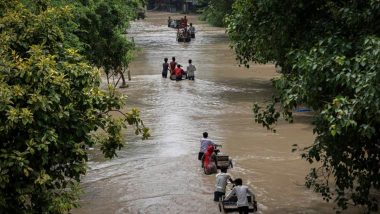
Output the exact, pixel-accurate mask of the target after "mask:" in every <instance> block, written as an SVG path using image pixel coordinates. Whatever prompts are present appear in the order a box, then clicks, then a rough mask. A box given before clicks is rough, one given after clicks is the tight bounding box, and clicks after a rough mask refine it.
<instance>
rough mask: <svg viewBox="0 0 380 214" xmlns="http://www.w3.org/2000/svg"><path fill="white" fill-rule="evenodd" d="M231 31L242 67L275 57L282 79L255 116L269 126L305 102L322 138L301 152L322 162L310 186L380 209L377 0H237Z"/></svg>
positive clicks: (342, 202)
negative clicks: (378, 194) (266, 103)
mask: <svg viewBox="0 0 380 214" xmlns="http://www.w3.org/2000/svg"><path fill="white" fill-rule="evenodd" d="M227 22H228V30H227V31H228V34H229V37H230V39H231V41H232V46H233V48H234V50H235V51H236V53H237V57H238V59H239V60H240V62H241V63H242V64H245V65H247V66H248V63H249V62H252V61H253V62H259V63H268V62H275V63H276V64H277V65H278V66H280V67H281V68H282V70H281V73H282V75H281V77H280V78H278V79H275V80H273V83H274V86H275V88H276V90H277V94H276V95H274V97H273V100H272V102H271V103H270V104H269V105H268V106H267V108H264V109H262V108H261V107H260V106H258V105H255V107H254V113H255V120H256V121H257V122H259V123H261V124H263V126H265V127H267V128H269V129H271V128H273V125H274V124H275V123H276V121H277V120H278V119H279V117H280V113H279V112H277V110H276V109H279V108H278V107H280V109H281V112H282V113H283V116H284V117H285V119H287V120H290V121H292V119H293V118H292V111H293V109H294V108H296V107H297V106H299V105H306V106H309V107H310V108H312V109H313V110H314V112H315V114H314V119H313V124H314V133H315V134H316V139H315V141H314V143H313V144H312V145H311V146H309V147H307V148H303V149H302V150H303V152H302V157H303V158H305V159H306V160H308V161H309V162H310V163H313V162H319V163H320V164H319V165H320V167H315V168H312V169H311V170H310V173H309V174H308V176H307V177H306V186H307V187H309V188H312V189H313V190H314V191H316V192H319V193H321V195H322V196H323V198H324V199H325V200H327V201H329V200H331V199H333V200H334V201H335V203H336V204H337V205H338V206H339V208H341V209H346V208H347V206H348V205H349V204H354V205H364V206H365V207H366V208H367V211H368V212H370V211H375V210H378V199H377V198H376V197H375V194H374V192H376V191H379V189H380V111H379V109H380V74H379V71H380V37H379V36H380V3H379V1H378V0H350V1H332V0H322V1H307V0H295V1H279V0H258V1H251V0H237V1H236V3H235V4H234V5H233V13H232V15H231V16H229V17H228V18H227Z"/></svg>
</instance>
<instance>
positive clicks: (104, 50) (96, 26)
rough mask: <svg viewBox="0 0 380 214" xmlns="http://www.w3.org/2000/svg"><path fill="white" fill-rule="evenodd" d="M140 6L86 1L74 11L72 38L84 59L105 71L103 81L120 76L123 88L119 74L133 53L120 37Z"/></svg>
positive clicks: (138, 1)
mask: <svg viewBox="0 0 380 214" xmlns="http://www.w3.org/2000/svg"><path fill="white" fill-rule="evenodd" d="M143 4H144V1H142V0H132V1H125V0H101V1H86V2H84V3H83V4H82V6H81V7H77V8H78V10H77V12H78V13H77V14H78V17H77V23H78V24H79V30H78V31H76V35H77V36H78V37H79V40H80V41H81V42H82V43H84V46H83V50H84V51H83V54H84V56H86V58H87V59H88V60H89V61H90V62H91V63H93V64H94V65H95V66H97V67H98V68H102V69H103V70H104V71H105V73H106V76H107V80H109V79H110V77H111V76H117V75H120V77H121V78H122V86H125V85H126V82H125V78H124V73H123V72H124V70H125V69H126V68H127V67H128V64H129V62H130V61H131V60H132V55H133V51H134V49H135V47H134V44H133V43H132V42H130V41H128V40H127V37H126V36H125V35H124V34H123V33H124V32H125V29H126V28H127V27H128V24H129V21H131V20H133V19H135V18H136V17H137V11H138V10H139V8H142V7H143Z"/></svg>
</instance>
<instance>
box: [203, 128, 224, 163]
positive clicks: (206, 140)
mask: <svg viewBox="0 0 380 214" xmlns="http://www.w3.org/2000/svg"><path fill="white" fill-rule="evenodd" d="M200 141H201V148H200V150H199V153H198V160H202V157H203V155H204V153H205V152H206V150H207V148H208V146H209V145H212V146H220V145H219V144H216V143H214V142H212V141H211V140H210V139H209V138H208V133H207V132H203V138H202V139H201V140H200Z"/></svg>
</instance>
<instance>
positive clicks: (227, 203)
mask: <svg viewBox="0 0 380 214" xmlns="http://www.w3.org/2000/svg"><path fill="white" fill-rule="evenodd" d="M247 199H248V212H249V213H254V212H256V211H257V202H256V201H252V197H251V196H250V195H248V196H247ZM236 202H237V197H236V196H232V197H231V198H230V199H228V200H225V198H224V196H222V197H221V198H220V200H219V204H218V207H219V211H220V212H221V213H231V212H238V207H237V205H236Z"/></svg>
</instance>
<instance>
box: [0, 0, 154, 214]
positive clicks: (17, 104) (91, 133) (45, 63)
mask: <svg viewBox="0 0 380 214" xmlns="http://www.w3.org/2000/svg"><path fill="white" fill-rule="evenodd" d="M66 2H69V1H66ZM55 5H56V6H55ZM76 7H77V6H76V5H74V4H70V5H65V4H64V1H62V2H60V1H52V2H49V1H45V0H40V1H18V0H7V1H0V139H1V142H0V143H1V144H0V213H67V212H68V211H69V210H70V209H71V208H73V207H74V206H76V203H75V201H76V200H77V198H78V182H79V181H80V176H81V175H83V174H84V173H85V172H86V161H87V151H86V149H85V148H86V147H88V146H93V145H94V144H95V143H99V144H100V148H101V150H102V151H103V153H104V155H105V156H106V157H108V158H112V157H114V156H115V155H116V150H117V149H120V148H121V147H122V146H123V137H122V134H121V132H120V131H121V129H122V128H126V124H130V125H133V126H134V127H135V128H136V133H137V134H140V133H142V134H143V137H147V135H148V133H147V131H148V130H147V128H145V127H144V126H143V124H142V121H141V120H140V119H139V111H138V110H136V109H132V110H131V111H129V112H121V109H122V108H123V106H124V104H125V97H124V96H122V95H121V94H118V92H117V91H116V90H115V89H114V88H113V87H112V86H109V87H108V88H107V90H102V89H101V88H100V87H99V86H100V81H101V79H100V72H99V70H97V69H94V68H93V66H92V65H91V64H89V63H87V60H85V58H84V57H82V56H81V55H80V54H79V52H78V50H77V49H78V48H79V47H83V45H84V44H83V43H82V42H81V41H80V38H78V37H77V36H76V34H75V33H76V32H78V31H80V30H83V29H80V28H79V26H80V25H79V24H78V23H77V19H76V15H75V14H76V12H75V11H76V9H77V8H76ZM111 111H118V112H120V113H121V114H122V115H123V117H119V118H116V117H113V116H111V115H110V112H111ZM97 130H100V131H97Z"/></svg>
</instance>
